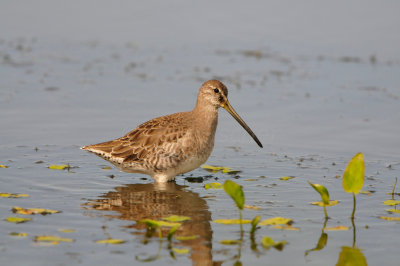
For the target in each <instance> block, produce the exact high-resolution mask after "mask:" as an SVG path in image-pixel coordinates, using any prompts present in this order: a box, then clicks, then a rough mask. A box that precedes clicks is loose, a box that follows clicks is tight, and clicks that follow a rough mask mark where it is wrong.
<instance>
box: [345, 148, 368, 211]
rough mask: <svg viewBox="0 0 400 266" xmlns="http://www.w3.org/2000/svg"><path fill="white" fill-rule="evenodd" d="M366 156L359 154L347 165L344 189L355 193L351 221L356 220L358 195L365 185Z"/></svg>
mask: <svg viewBox="0 0 400 266" xmlns="http://www.w3.org/2000/svg"><path fill="white" fill-rule="evenodd" d="M364 172H365V165H364V155H363V154H362V153H357V154H356V155H355V156H354V157H353V158H352V159H351V160H350V162H349V163H348V164H347V167H346V169H345V171H344V174H343V189H344V191H346V192H347V193H353V212H352V213H351V219H354V213H355V212H356V194H358V193H359V192H360V190H361V188H362V186H363V184H364Z"/></svg>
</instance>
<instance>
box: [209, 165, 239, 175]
mask: <svg viewBox="0 0 400 266" xmlns="http://www.w3.org/2000/svg"><path fill="white" fill-rule="evenodd" d="M201 168H203V169H205V170H207V171H208V172H211V173H217V172H219V171H221V172H222V173H223V174H237V173H240V171H238V170H232V169H230V168H228V167H224V166H213V165H206V164H204V165H202V166H201Z"/></svg>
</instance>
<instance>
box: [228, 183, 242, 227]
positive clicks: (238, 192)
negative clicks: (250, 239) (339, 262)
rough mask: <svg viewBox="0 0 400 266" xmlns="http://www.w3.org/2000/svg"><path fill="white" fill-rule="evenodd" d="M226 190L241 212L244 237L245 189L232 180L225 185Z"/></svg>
mask: <svg viewBox="0 0 400 266" xmlns="http://www.w3.org/2000/svg"><path fill="white" fill-rule="evenodd" d="M224 190H225V192H226V194H228V195H229V196H230V197H231V198H232V199H233V201H234V202H235V203H236V207H237V208H238V211H239V220H240V232H241V235H243V225H242V210H243V207H244V201H245V198H244V193H243V189H242V187H241V186H240V185H238V184H236V183H235V182H233V181H231V180H226V181H225V183H224Z"/></svg>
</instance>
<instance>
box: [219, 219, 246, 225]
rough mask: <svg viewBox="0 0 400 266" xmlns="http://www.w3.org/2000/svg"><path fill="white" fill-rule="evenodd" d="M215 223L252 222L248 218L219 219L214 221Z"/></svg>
mask: <svg viewBox="0 0 400 266" xmlns="http://www.w3.org/2000/svg"><path fill="white" fill-rule="evenodd" d="M213 222H214V223H217V224H241V223H242V224H249V223H251V221H250V220H246V219H217V220H214V221H213Z"/></svg>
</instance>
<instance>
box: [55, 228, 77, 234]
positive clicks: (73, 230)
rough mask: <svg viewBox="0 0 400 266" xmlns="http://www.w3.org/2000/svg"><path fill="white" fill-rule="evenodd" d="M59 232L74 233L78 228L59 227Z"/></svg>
mask: <svg viewBox="0 0 400 266" xmlns="http://www.w3.org/2000/svg"><path fill="white" fill-rule="evenodd" d="M58 232H61V233H74V232H76V229H68V228H61V229H58Z"/></svg>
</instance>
